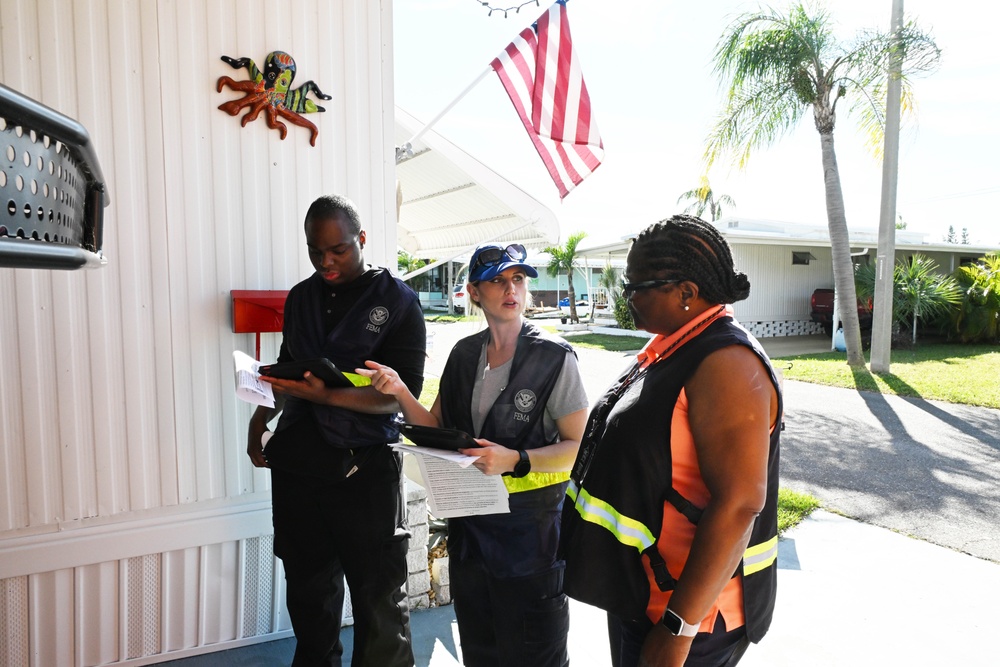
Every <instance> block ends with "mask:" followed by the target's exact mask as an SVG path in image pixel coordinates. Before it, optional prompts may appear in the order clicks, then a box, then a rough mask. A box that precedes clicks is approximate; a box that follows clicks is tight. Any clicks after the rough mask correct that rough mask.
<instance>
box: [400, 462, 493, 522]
mask: <svg viewBox="0 0 1000 667" xmlns="http://www.w3.org/2000/svg"><path fill="white" fill-rule="evenodd" d="M390 446H391V447H394V448H396V449H398V450H399V451H401V452H410V453H412V454H415V457H414V458H415V459H416V462H417V465H418V466H419V467H420V474H421V476H422V477H423V481H424V487H425V488H426V489H427V503H428V505H429V506H430V510H431V514H433V515H434V516H435V517H437V518H439V519H449V518H451V517H456V516H477V515H480V514H507V513H508V512H510V505H509V503H508V502H507V499H508V494H507V487H506V486H504V483H503V479H501V477H500V475H484V474H483V473H482V472H481V471H480V470H479V469H478V468H474V467H472V462H473V461H475V460H476V457H475V456H466V455H464V454H459V453H458V452H449V451H446V450H443V449H432V448H430V447H416V446H414V445H404V444H402V443H397V444H394V445H390Z"/></svg>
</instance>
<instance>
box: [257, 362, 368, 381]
mask: <svg viewBox="0 0 1000 667" xmlns="http://www.w3.org/2000/svg"><path fill="white" fill-rule="evenodd" d="M306 371H309V372H310V373H312V374H313V375H315V376H316V377H318V378H319V379H320V380H322V381H323V384H325V385H326V386H327V387H353V386H354V384H353V383H352V382H351V381H350V380H348V379H347V377H346V376H345V375H344V374H343V373H341V372H340V370H338V369H337V367H336V366H334V365H333V362H331V361H330V360H329V359H307V360H306V361H286V362H284V363H280V364H269V365H267V366H261V367H260V369H258V372H259V373H260V374H261V375H267V376H269V377H275V378H279V379H282V380H301V379H302V376H303V375H305V372H306Z"/></svg>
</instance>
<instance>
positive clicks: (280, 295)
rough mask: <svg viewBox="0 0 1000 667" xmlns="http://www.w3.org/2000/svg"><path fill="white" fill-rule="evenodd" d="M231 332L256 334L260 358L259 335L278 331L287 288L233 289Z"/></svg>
mask: <svg viewBox="0 0 1000 667" xmlns="http://www.w3.org/2000/svg"><path fill="white" fill-rule="evenodd" d="M230 294H231V295H232V297H233V333H254V334H257V355H256V357H255V358H256V359H258V360H259V359H260V335H261V334H262V333H268V332H276V331H277V332H280V331H281V325H282V324H284V322H285V299H286V298H287V297H288V290H243V289H234V290H232V291H231V292H230Z"/></svg>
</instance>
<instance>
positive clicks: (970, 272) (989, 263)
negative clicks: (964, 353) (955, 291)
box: [952, 253, 1000, 343]
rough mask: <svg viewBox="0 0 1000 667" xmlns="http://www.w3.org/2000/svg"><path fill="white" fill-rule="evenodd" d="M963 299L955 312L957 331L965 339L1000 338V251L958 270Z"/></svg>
mask: <svg viewBox="0 0 1000 667" xmlns="http://www.w3.org/2000/svg"><path fill="white" fill-rule="evenodd" d="M955 278H956V279H957V280H958V284H959V285H960V286H961V290H962V301H961V303H960V304H959V307H958V309H957V310H956V311H955V312H954V314H953V316H952V327H953V330H954V333H955V335H957V336H958V339H959V340H960V341H962V342H963V343H971V342H978V341H983V342H987V343H996V342H997V341H998V340H1000V255H997V254H995V253H991V254H989V255H986V256H985V257H983V258H981V259H980V260H979V261H977V262H975V263H972V264H965V265H963V266H960V267H958V270H957V271H955Z"/></svg>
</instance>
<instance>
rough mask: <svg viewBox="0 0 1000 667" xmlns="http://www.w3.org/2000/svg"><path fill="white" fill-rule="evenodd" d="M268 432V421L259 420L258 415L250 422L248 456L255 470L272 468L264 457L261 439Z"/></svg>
mask: <svg viewBox="0 0 1000 667" xmlns="http://www.w3.org/2000/svg"><path fill="white" fill-rule="evenodd" d="M266 432H267V421H266V420H264V419H258V418H257V415H254V418H253V419H251V420H250V429H249V432H248V434H247V456H249V457H250V462H251V463H253V465H254V467H255V468H270V467H271V466H269V465H268V464H267V459H266V458H265V457H264V445H263V444H262V443H261V441H260V439H261V437H263V435H264V433H266Z"/></svg>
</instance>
